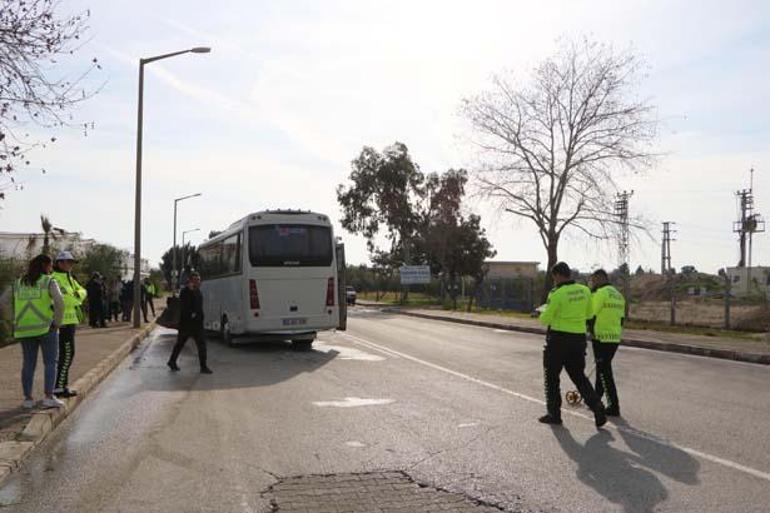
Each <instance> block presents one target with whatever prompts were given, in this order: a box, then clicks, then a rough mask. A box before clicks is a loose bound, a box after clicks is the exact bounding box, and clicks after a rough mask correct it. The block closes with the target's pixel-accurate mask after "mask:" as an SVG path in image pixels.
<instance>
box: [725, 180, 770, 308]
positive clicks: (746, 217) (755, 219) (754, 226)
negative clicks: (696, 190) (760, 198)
mask: <svg viewBox="0 0 770 513" xmlns="http://www.w3.org/2000/svg"><path fill="white" fill-rule="evenodd" d="M735 195H736V197H737V198H738V210H739V216H740V218H739V219H738V221H736V222H735V223H733V233H737V234H738V244H739V246H740V248H739V249H740V255H741V257H740V260H739V261H738V267H740V268H746V286H747V287H748V289H747V292H748V293H749V294H751V290H752V286H751V257H752V252H753V249H754V248H753V242H754V234H755V233H762V232H764V231H765V220H764V219H763V218H762V216H761V215H760V214H757V213H755V212H754V169H751V182H750V186H749V188H748V189H742V190H740V191H737V192H736V193H735ZM747 246H748V247H747ZM747 263H748V266H747V265H746V264H747Z"/></svg>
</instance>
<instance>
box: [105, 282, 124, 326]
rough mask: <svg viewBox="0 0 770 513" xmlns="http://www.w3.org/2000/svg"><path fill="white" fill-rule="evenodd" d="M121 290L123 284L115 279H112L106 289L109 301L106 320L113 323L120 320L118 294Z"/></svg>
mask: <svg viewBox="0 0 770 513" xmlns="http://www.w3.org/2000/svg"><path fill="white" fill-rule="evenodd" d="M122 290H123V284H122V283H121V282H120V280H119V279H117V278H114V279H113V280H112V281H111V282H110V284H109V285H108V287H107V296H108V297H109V301H110V309H109V315H108V318H109V319H110V320H112V321H115V322H118V321H119V320H120V292H121V291H122Z"/></svg>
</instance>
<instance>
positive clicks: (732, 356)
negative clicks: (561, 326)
mask: <svg viewBox="0 0 770 513" xmlns="http://www.w3.org/2000/svg"><path fill="white" fill-rule="evenodd" d="M380 307H381V309H382V311H384V312H387V313H396V314H399V315H405V316H407V317H417V318H420V319H428V320H433V321H443V322H453V323H455V324H465V325H468V326H478V327H481V328H493V329H499V330H505V331H516V332H520V333H529V334H532V335H545V329H541V328H531V327H529V326H516V325H512V324H502V323H497V322H490V321H477V320H473V319H462V318H457V317H446V316H443V315H431V314H425V313H419V312H410V311H408V310H400V309H397V308H389V307H382V306H381V305H380ZM622 344H623V345H626V346H628V347H638V348H640V349H650V350H653V351H662V352H666V353H679V354H690V355H695V356H704V357H708V358H717V359H720V360H731V361H735V362H744V363H756V364H759V365H770V354H758V353H748V352H745V351H733V350H730V349H718V348H710V347H700V346H691V345H686V344H675V343H669V342H654V341H651V340H639V339H634V338H624V339H623V341H622Z"/></svg>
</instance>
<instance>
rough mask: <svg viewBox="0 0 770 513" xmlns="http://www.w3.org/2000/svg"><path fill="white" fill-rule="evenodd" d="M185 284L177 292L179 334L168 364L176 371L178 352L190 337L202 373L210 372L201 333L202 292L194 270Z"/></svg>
mask: <svg viewBox="0 0 770 513" xmlns="http://www.w3.org/2000/svg"><path fill="white" fill-rule="evenodd" d="M188 276H189V278H188V281H187V286H186V287H185V288H183V289H182V292H181V293H180V294H179V310H180V311H179V334H178V335H177V339H176V344H175V345H174V349H173V351H172V352H171V358H169V360H168V366H169V368H170V369H171V370H172V371H178V370H179V366H177V364H176V360H177V358H179V353H181V352H182V348H183V347H184V345H185V343H186V342H187V339H188V338H190V337H192V338H193V339H194V340H195V345H196V346H197V348H198V362H199V363H200V368H201V373H202V374H211V373H212V371H211V369H209V368H208V365H206V356H207V354H206V339H205V338H204V334H203V294H201V291H200V286H201V276H200V274H198V273H197V272H195V271H191V272H190V274H189V275H188Z"/></svg>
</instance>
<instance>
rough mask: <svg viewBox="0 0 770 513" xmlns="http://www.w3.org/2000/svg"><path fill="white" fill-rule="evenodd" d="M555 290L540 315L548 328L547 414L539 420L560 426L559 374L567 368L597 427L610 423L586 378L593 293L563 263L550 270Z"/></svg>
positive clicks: (545, 353)
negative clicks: (591, 412)
mask: <svg viewBox="0 0 770 513" xmlns="http://www.w3.org/2000/svg"><path fill="white" fill-rule="evenodd" d="M551 275H552V276H553V282H554V285H555V287H554V288H553V290H551V292H550V293H549V294H548V301H547V302H546V304H545V308H544V310H543V311H542V312H541V314H540V322H541V323H542V324H544V325H545V326H548V333H547V334H546V337H545V348H544V349H543V369H544V372H545V399H546V407H547V409H548V413H547V414H546V415H544V416H542V417H540V419H538V420H540V422H542V423H544V424H561V389H560V386H559V379H560V378H559V375H560V374H561V370H562V368H565V369H567V374H569V377H570V379H571V380H572V382H573V383H575V386H576V387H577V389H578V392H580V395H582V396H583V399H584V400H585V402H586V404H587V405H588V407H589V408H591V410H593V412H594V419H595V420H596V427H601V426H603V425H604V424H605V423H606V422H607V417H606V415H605V414H604V405H602V402H601V399H600V398H599V396H598V395H597V393H596V391H595V390H594V388H593V387H592V386H591V382H590V381H588V378H587V377H586V375H585V367H586V359H585V355H586V322H587V321H588V319H590V318H592V317H593V314H592V307H591V290H590V289H589V288H588V287H586V286H585V285H580V284H577V283H575V281H574V280H572V279H571V275H572V271H571V270H570V268H569V266H568V265H567V264H566V263H564V262H559V263H557V264H556V265H554V266H553V269H552V270H551Z"/></svg>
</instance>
